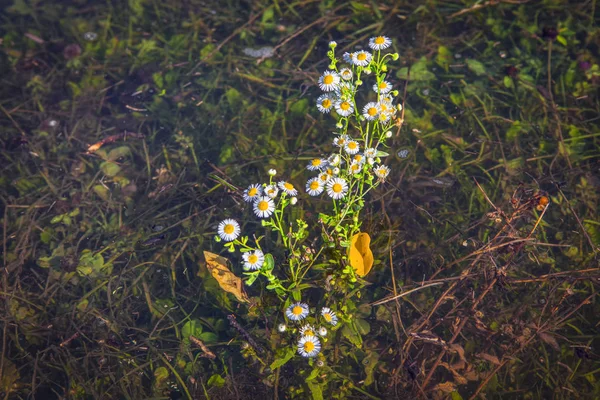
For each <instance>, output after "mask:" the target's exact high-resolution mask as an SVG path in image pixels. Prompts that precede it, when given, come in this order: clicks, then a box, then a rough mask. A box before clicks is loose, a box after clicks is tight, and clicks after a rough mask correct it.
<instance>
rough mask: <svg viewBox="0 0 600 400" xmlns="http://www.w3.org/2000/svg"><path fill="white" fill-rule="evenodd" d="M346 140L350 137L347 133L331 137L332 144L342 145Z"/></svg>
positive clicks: (344, 144)
mask: <svg viewBox="0 0 600 400" xmlns="http://www.w3.org/2000/svg"><path fill="white" fill-rule="evenodd" d="M348 140H350V137H349V136H348V135H340V136H338V137H336V138H335V139H333V145H334V146H337V147H344V146H346V143H347V142H348Z"/></svg>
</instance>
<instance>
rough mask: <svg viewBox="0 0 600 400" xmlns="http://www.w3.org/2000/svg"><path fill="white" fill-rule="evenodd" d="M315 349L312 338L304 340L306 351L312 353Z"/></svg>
mask: <svg viewBox="0 0 600 400" xmlns="http://www.w3.org/2000/svg"><path fill="white" fill-rule="evenodd" d="M314 349H315V344H314V343H313V342H312V341H311V340H307V341H306V342H304V351H306V352H307V353H312V351H313V350H314Z"/></svg>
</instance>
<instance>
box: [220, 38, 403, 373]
mask: <svg viewBox="0 0 600 400" xmlns="http://www.w3.org/2000/svg"><path fill="white" fill-rule="evenodd" d="M390 46H391V40H390V39H389V38H387V37H385V36H377V37H374V38H371V40H370V41H369V50H358V51H355V52H352V53H344V54H343V55H342V56H341V57H338V55H337V54H336V48H337V44H336V43H335V42H331V43H330V44H329V51H328V53H327V56H328V58H329V67H328V69H327V70H326V71H324V72H323V73H322V74H321V75H320V77H319V78H318V81H317V83H318V86H319V88H320V90H321V91H322V92H323V93H322V94H320V95H319V96H318V97H317V100H316V108H317V110H318V111H319V112H321V113H323V114H327V115H329V116H331V117H332V118H334V123H335V131H334V132H333V134H332V136H331V148H332V151H331V152H330V153H328V154H319V155H317V156H316V157H315V158H313V159H312V160H310V161H309V162H308V164H306V166H305V167H306V170H307V173H306V181H305V183H304V184H303V185H302V187H297V186H295V185H294V183H292V182H290V181H288V180H285V179H282V178H280V177H279V176H278V174H277V172H276V171H274V170H270V171H269V179H268V181H266V182H262V183H256V182H249V183H248V186H247V188H246V189H245V190H244V191H243V193H242V197H243V199H244V200H245V201H246V202H248V203H250V204H251V207H252V211H253V213H254V215H255V216H256V217H257V218H259V219H260V220H261V225H262V227H263V228H265V229H266V230H270V231H271V232H274V233H275V234H276V236H277V241H276V242H275V243H277V244H278V245H280V246H281V247H282V248H281V249H272V251H268V249H265V248H263V244H262V243H261V242H262V241H263V238H264V236H258V235H259V234H258V233H252V234H251V235H243V234H241V233H240V228H239V224H238V223H237V222H235V220H232V219H226V220H224V221H223V222H221V224H219V229H218V237H217V239H218V240H223V241H225V242H226V243H225V247H226V248H227V249H228V250H229V251H230V252H232V253H233V252H240V253H241V258H242V265H243V268H244V271H245V272H244V275H245V284H246V285H248V286H249V285H252V284H254V283H255V282H256V281H257V279H259V278H260V277H261V276H262V277H263V278H265V279H266V281H267V282H266V289H268V290H270V291H273V292H274V293H275V295H276V296H277V297H278V298H279V299H280V301H281V307H280V310H281V311H282V313H283V318H284V319H285V320H286V323H285V324H279V327H278V331H279V332H280V333H281V334H283V333H284V332H286V333H285V334H286V335H288V339H289V340H290V341H292V342H293V343H295V346H294V347H295V349H296V350H297V353H298V354H300V355H301V356H303V357H306V358H308V359H313V358H314V357H316V356H317V355H319V357H321V354H322V351H323V350H324V346H325V344H326V342H327V339H326V336H327V335H328V333H329V334H333V333H332V332H335V331H337V330H338V329H340V327H341V325H343V324H344V323H347V324H348V325H349V326H353V330H354V331H355V332H356V331H357V328H356V325H354V322H353V321H352V318H351V313H352V312H353V311H355V310H356V307H354V308H352V309H351V306H349V305H348V304H349V302H348V301H347V300H348V298H349V294H350V293H351V294H352V295H354V294H357V295H358V296H359V297H360V290H359V289H360V288H361V287H362V283H361V282H362V281H360V280H359V278H360V277H362V276H364V274H365V273H366V272H364V271H363V273H361V272H360V271H358V270H356V267H355V266H353V265H352V263H351V260H350V253H351V251H350V247H351V244H352V243H353V237H354V238H355V237H356V236H357V235H366V234H365V233H361V232H360V229H361V224H362V220H361V211H362V209H363V208H364V206H365V196H366V195H367V194H368V193H369V192H370V191H371V190H373V189H374V188H376V187H377V186H378V185H380V184H381V183H382V182H384V181H385V180H386V178H387V177H388V175H389V173H390V169H389V167H387V166H386V165H384V164H383V161H384V160H385V157H386V156H387V155H388V154H387V153H386V152H385V151H384V150H385V149H386V140H387V139H389V138H390V137H391V136H392V129H394V127H395V126H400V125H399V123H400V124H401V119H400V118H399V116H398V114H399V112H400V111H401V110H402V106H401V105H400V104H399V103H398V101H397V96H398V90H397V89H395V88H394V86H393V83H392V82H391V81H390V80H389V79H388V63H389V62H390V61H396V60H397V59H398V54H396V53H390V52H388V48H389V47H390ZM302 189H303V190H302ZM302 192H305V193H306V194H304V193H302ZM298 197H300V198H301V199H310V198H313V197H320V198H324V199H327V200H329V201H330V202H331V203H330V204H331V205H330V207H328V211H327V212H322V213H320V214H319V218H318V220H317V221H310V222H311V227H313V228H314V227H316V228H317V230H318V231H316V232H315V231H314V230H310V229H309V223H308V222H307V221H305V220H303V219H296V220H295V221H291V220H290V219H291V218H290V214H291V213H289V212H288V211H289V210H287V209H288V207H297V206H298V205H297V202H298ZM366 236H367V237H368V235H366ZM251 238H252V239H251ZM309 238H310V239H311V240H310V242H309V240H308V239H309ZM369 240H370V239H369ZM354 241H355V240H354ZM308 243H311V245H309V244H308ZM315 243H318V244H319V245H318V246H315V245H314V244H315ZM367 243H368V242H367ZM369 251H370V250H369ZM276 257H277V258H278V259H277V261H276ZM317 267H318V268H317ZM369 268H370V267H369ZM367 272H368V271H367ZM333 286H335V288H332V287H333ZM324 287H328V289H327V290H326V293H325V296H324V297H323V304H311V305H310V306H309V304H307V303H305V302H303V301H302V297H303V296H302V292H303V291H304V290H306V289H308V288H324ZM338 295H339V296H338ZM337 298H339V299H337ZM317 306H320V307H322V308H320V309H319V311H318V312H317V311H316V310H317V308H316V307H317ZM311 309H312V310H315V311H314V312H312V313H311ZM325 325H327V327H326V326H325ZM328 329H331V330H332V332H329V331H328ZM290 332H293V333H294V335H293V337H292V336H290ZM355 344H357V343H355ZM288 349H289V348H288ZM287 359H289V358H285V360H287ZM311 362H312V361H311Z"/></svg>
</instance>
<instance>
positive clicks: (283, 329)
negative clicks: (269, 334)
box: [277, 324, 287, 333]
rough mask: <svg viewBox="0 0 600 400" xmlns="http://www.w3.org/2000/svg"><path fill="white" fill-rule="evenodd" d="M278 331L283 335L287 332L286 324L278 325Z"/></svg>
mask: <svg viewBox="0 0 600 400" xmlns="http://www.w3.org/2000/svg"><path fill="white" fill-rule="evenodd" d="M277 330H278V331H279V332H281V333H283V332H285V331H286V330H287V325H286V324H279V325H277Z"/></svg>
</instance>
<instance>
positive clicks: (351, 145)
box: [344, 140, 360, 154]
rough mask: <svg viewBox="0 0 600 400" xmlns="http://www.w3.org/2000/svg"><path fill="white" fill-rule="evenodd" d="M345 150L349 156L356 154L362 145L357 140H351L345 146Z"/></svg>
mask: <svg viewBox="0 0 600 400" xmlns="http://www.w3.org/2000/svg"><path fill="white" fill-rule="evenodd" d="M344 150H345V151H346V153H348V154H356V153H358V151H359V150H360V144H358V142H357V141H356V140H349V141H348V142H347V143H346V145H345V146H344Z"/></svg>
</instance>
